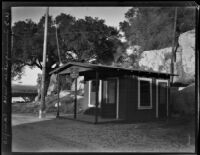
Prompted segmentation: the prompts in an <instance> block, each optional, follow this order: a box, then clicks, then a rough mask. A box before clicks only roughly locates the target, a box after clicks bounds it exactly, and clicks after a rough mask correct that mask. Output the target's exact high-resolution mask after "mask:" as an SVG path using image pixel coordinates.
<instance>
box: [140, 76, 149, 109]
mask: <svg viewBox="0 0 200 155" xmlns="http://www.w3.org/2000/svg"><path fill="white" fill-rule="evenodd" d="M138 109H152V79H150V78H138Z"/></svg>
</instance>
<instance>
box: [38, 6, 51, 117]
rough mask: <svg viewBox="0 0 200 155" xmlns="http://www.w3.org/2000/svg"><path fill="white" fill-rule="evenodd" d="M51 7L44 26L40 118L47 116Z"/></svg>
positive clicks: (47, 12) (47, 9) (47, 11)
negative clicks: (48, 31)
mask: <svg viewBox="0 0 200 155" xmlns="http://www.w3.org/2000/svg"><path fill="white" fill-rule="evenodd" d="M48 16H49V7H47V8H46V15H45V27H44V44H43V64H42V87H41V103H40V110H39V118H43V117H45V113H46V112H45V108H46V106H45V89H46V88H45V86H46V85H45V73H46V53H47V29H48Z"/></svg>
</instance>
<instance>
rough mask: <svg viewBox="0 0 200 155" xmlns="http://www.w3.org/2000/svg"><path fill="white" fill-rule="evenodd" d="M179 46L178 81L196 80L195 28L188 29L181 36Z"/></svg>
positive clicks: (176, 65)
mask: <svg viewBox="0 0 200 155" xmlns="http://www.w3.org/2000/svg"><path fill="white" fill-rule="evenodd" d="M178 42H179V48H180V50H179V51H178V52H177V61H176V64H175V68H176V73H177V74H179V75H180V76H178V77H175V79H174V80H175V81H176V82H180V83H185V84H189V83H192V82H194V80H195V30H191V31H187V32H185V33H183V34H181V35H180V37H179V40H178Z"/></svg>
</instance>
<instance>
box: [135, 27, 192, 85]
mask: <svg viewBox="0 0 200 155" xmlns="http://www.w3.org/2000/svg"><path fill="white" fill-rule="evenodd" d="M178 42H179V47H178V49H177V52H176V62H175V64H174V72H175V74H178V75H179V76H176V77H174V82H177V83H183V84H190V83H192V82H194V79H195V30H191V31H187V32H185V33H183V34H181V35H180V37H179V40H178ZM171 56H172V48H171V47H168V48H164V49H159V50H151V51H144V52H143V53H142V54H141V58H140V60H139V63H138V64H139V67H140V68H142V69H144V70H153V71H158V72H165V73H170V65H171Z"/></svg>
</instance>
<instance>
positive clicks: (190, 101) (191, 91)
mask: <svg viewBox="0 0 200 155" xmlns="http://www.w3.org/2000/svg"><path fill="white" fill-rule="evenodd" d="M170 96H171V104H172V110H173V111H175V112H178V113H183V114H194V113H195V83H192V84H190V85H189V86H187V87H185V88H183V89H181V88H171V94H170Z"/></svg>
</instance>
